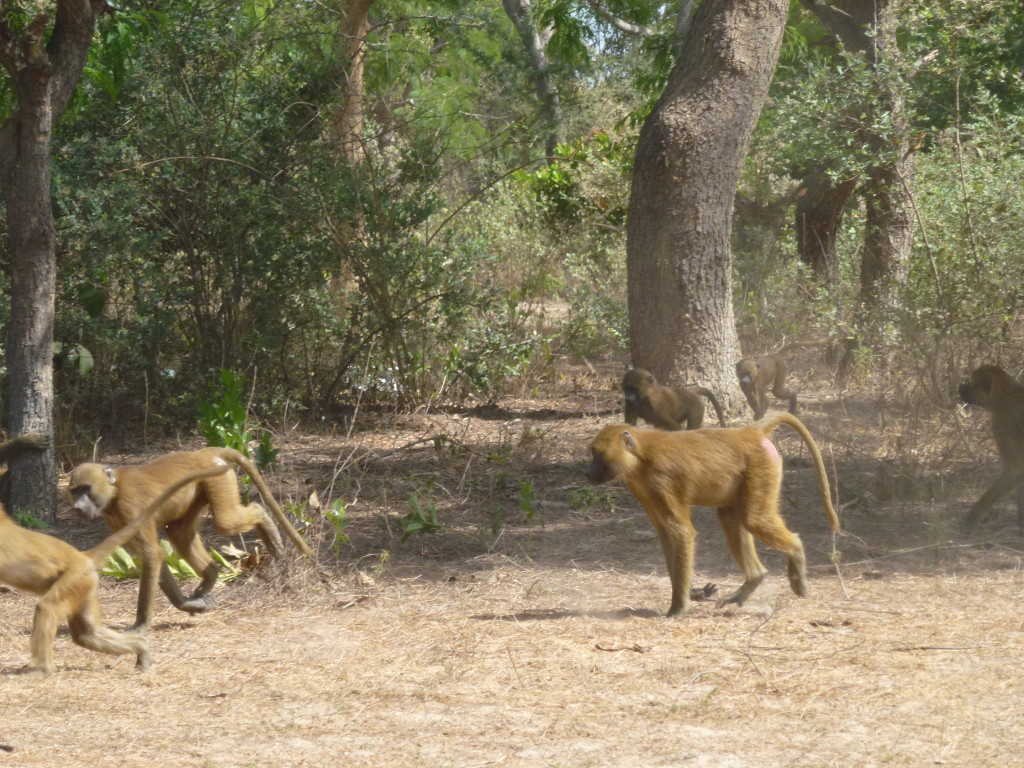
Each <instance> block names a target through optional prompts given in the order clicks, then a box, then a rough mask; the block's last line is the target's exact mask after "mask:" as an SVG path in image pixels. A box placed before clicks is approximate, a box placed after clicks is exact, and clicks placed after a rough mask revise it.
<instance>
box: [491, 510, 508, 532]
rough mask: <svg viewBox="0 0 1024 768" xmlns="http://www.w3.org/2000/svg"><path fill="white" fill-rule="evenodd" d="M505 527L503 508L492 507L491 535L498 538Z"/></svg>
mask: <svg viewBox="0 0 1024 768" xmlns="http://www.w3.org/2000/svg"><path fill="white" fill-rule="evenodd" d="M504 527H505V510H504V509H502V508H501V507H497V506H496V507H494V509H492V510H491V535H492V536H494V538H498V536H500V535H501V531H502V529H503V528H504Z"/></svg>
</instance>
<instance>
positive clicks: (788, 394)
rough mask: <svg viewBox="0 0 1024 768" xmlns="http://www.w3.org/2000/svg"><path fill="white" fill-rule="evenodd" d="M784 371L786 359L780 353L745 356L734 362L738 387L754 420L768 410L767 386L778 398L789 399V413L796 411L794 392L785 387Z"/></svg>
mask: <svg viewBox="0 0 1024 768" xmlns="http://www.w3.org/2000/svg"><path fill="white" fill-rule="evenodd" d="M786 373H787V371H786V361H785V360H783V359H782V356H781V355H766V356H765V357H762V358H759V359H757V360H754V358H752V357H745V358H743V359H742V360H740V361H739V362H738V363H736V376H737V377H738V378H739V380H740V389H742V390H743V394H744V395H746V396H747V402H748V403H750V407H751V409H752V410H753V411H754V420H755V421H757V420H759V419H760V418H761V417H762V416H764V415H765V413H767V411H768V387H771V388H772V394H773V395H775V396H776V397H777V398H779V399H780V400H789V412H790V413H796V412H797V402H796V392H794V391H793V390H791V389H787V388H786Z"/></svg>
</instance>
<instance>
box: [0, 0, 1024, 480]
mask: <svg viewBox="0 0 1024 768" xmlns="http://www.w3.org/2000/svg"><path fill="white" fill-rule="evenodd" d="M815 5H819V6H820V5H821V4H820V3H817V4H816V3H813V2H806V3H803V4H801V3H798V2H793V3H792V5H791V8H790V15H789V21H788V24H787V26H786V30H785V38H784V42H783V48H782V53H781V56H780V60H779V65H778V68H777V71H776V74H775V79H774V82H773V85H772V89H771V92H770V94H769V99H768V102H767V104H766V107H765V109H764V111H763V113H762V115H761V118H760V121H759V123H758V126H757V130H756V133H755V135H754V138H753V143H752V145H751V150H750V151H749V153H748V157H747V160H746V165H745V169H744V173H743V178H742V183H741V186H740V189H739V190H738V191H737V193H736V198H735V212H734V221H733V243H732V246H733V254H732V256H733V260H732V269H733V284H734V290H733V296H734V304H735V313H736V320H737V327H738V330H739V335H740V339H741V342H742V346H743V348H744V351H746V352H750V353H758V352H762V351H771V350H773V349H778V348H781V347H783V346H784V345H786V344H787V343H793V342H801V343H802V342H816V343H819V344H825V345H828V346H831V345H835V346H836V347H837V348H838V350H839V352H838V354H842V353H843V351H844V350H845V351H847V352H849V351H850V350H851V349H852V353H851V354H849V355H847V362H848V363H851V364H852V366H853V370H854V372H855V373H859V374H860V375H862V376H866V375H869V374H871V373H872V372H874V373H878V372H882V373H883V375H882V376H881V377H877V381H876V383H878V384H879V386H880V387H882V390H884V389H885V387H886V383H885V382H886V381H888V380H889V378H890V373H891V372H892V371H900V372H902V373H905V374H912V375H911V376H909V377H908V378H909V380H910V381H912V382H913V387H914V390H915V391H914V392H913V394H914V396H915V397H918V398H920V399H924V400H927V401H932V402H936V403H939V402H941V403H948V400H949V393H950V391H951V388H952V386H953V383H954V382H955V381H957V380H959V379H960V377H961V376H962V374H963V372H964V371H965V370H966V369H967V368H969V367H970V365H972V364H973V363H975V362H977V361H990V360H995V361H1002V362H1004V363H1006V364H1007V365H1009V366H1010V367H1013V366H1014V365H1015V364H1019V343H1020V330H1021V327H1020V324H1021V310H1022V306H1024V292H1022V289H1021V275H1022V257H1021V248H1020V243H1019V240H1020V232H1021V220H1022V216H1024V191H1022V189H1021V186H1020V183H1019V179H1020V177H1021V170H1022V168H1021V165H1022V154H1021V143H1020V128H1021V120H1022V117H1024V112H1022V107H1024V95H1022V93H1024V92H1022V90H1021V88H1020V85H1021V83H1020V79H1021V69H1022V66H1024V42H1022V41H1024V34H1021V32H1022V31H1024V10H1022V9H1021V8H1020V7H1019V4H1017V3H1013V2H1010V1H1009V0H980V1H979V2H974V1H971V2H952V3H945V4H942V7H941V8H934V7H932V6H933V4H932V3H927V2H902V3H892V4H886V6H885V8H886V9H887V12H888V14H889V15H888V17H887V18H888V21H889V23H890V24H891V27H889V28H887V29H888V30H889V31H890V32H891V36H890V37H891V40H892V41H894V42H893V43H892V44H890V45H889V46H888V47H887V48H886V57H885V58H884V60H882V59H881V58H879V59H877V60H870V57H865V56H863V55H860V54H859V53H858V52H856V51H851V50H850V46H848V45H847V46H845V47H844V45H841V44H840V43H839V41H838V40H837V39H836V37H835V36H834V35H832V34H830V32H829V31H827V30H826V27H825V26H823V24H822V23H821V22H820V20H819V19H820V13H819V14H818V15H816V14H815V13H813V12H812V11H813V10H814V6H815ZM837 5H840V6H841V5H843V4H837ZM845 5H847V6H851V7H858V4H857V3H846V4H845ZM860 5H863V4H860ZM690 7H691V4H690V3H684V5H683V8H684V10H685V9H689V8H690ZM829 7H831V6H829ZM22 10H23V11H24V9H22ZM679 10H680V9H678V8H673V7H667V6H663V5H659V4H653V3H645V2H638V1H637V0H621V1H620V2H615V3H601V2H596V1H594V2H589V3H579V2H571V1H569V0H554V1H551V2H542V3H536V4H532V3H530V2H528V1H527V0H519V2H513V1H512V0H509V2H506V3H504V4H503V5H499V4H498V3H495V2H470V3H464V2H460V3H443V2H441V3H401V2H392V3H387V4H375V3H373V2H366V1H365V0H361V1H359V2H357V1H356V0H350V1H348V2H342V1H340V0H339V2H335V3H277V2H271V1H268V0H260V1H259V2H242V3H236V2H220V3H217V2H189V3H179V2H172V3H145V2H142V3H133V4H132V5H131V6H130V7H126V8H123V9H121V8H119V9H117V10H116V11H112V12H110V13H105V14H103V15H102V16H101V17H100V18H99V21H98V24H97V28H96V36H95V39H94V41H93V45H92V46H91V48H90V50H89V60H88V62H87V63H86V66H85V70H84V75H83V79H82V82H81V83H80V86H79V88H78V90H77V92H76V93H75V95H74V97H73V99H72V101H71V104H70V106H69V108H68V109H67V112H66V113H65V114H64V116H63V119H62V120H61V121H60V122H59V123H58V125H57V126H56V132H55V136H54V139H53V149H54V151H53V187H52V191H53V206H54V210H55V225H56V242H57V249H58V259H57V261H58V275H57V280H58V283H57V302H56V307H57V313H56V318H55V331H54V335H55V353H56V361H57V368H56V382H57V383H56V387H55V391H56V401H55V409H56V418H55V423H56V427H57V430H58V436H57V438H58V439H57V442H58V445H59V446H62V447H63V448H64V451H65V458H66V459H67V460H78V459H81V458H83V457H82V456H80V455H76V451H80V449H81V447H83V446H90V445H92V444H94V443H95V441H96V440H97V439H98V438H100V437H101V436H102V438H103V439H104V440H106V441H110V443H112V444H114V445H116V444H118V443H119V442H120V441H122V440H125V439H131V438H132V437H133V436H135V435H138V434H139V432H140V430H141V431H142V432H143V433H145V434H146V435H151V434H161V433H164V434H167V433H172V432H175V431H178V430H182V429H192V428H194V427H195V425H196V423H197V415H198V414H199V413H200V409H201V407H206V408H207V410H206V412H205V413H206V416H205V417H199V418H200V421H205V423H207V424H208V423H209V421H210V418H211V416H210V412H209V409H208V406H209V401H210V400H211V398H213V399H216V398H217V397H221V396H222V388H223V387H224V386H228V387H235V388H240V389H241V391H244V398H245V406H246V408H247V409H248V410H249V412H250V413H251V414H252V415H253V416H254V418H255V419H256V420H257V421H261V420H270V419H280V418H281V417H282V416H283V415H284V414H290V415H291V416H295V417H299V418H308V419H310V420H321V419H331V420H337V419H339V418H342V417H344V416H345V415H346V414H351V412H352V409H353V407H355V406H356V404H359V405H360V406H366V407H369V406H375V405H386V406H399V407H405V408H407V407H419V406H443V405H451V404H462V403H466V402H471V403H472V402H483V403H488V402H493V401H494V399H495V398H496V397H498V396H499V395H501V394H502V393H503V392H508V391H511V390H516V391H520V390H522V388H523V387H524V386H531V385H532V384H531V382H533V383H536V382H540V381H542V380H543V379H544V378H545V377H550V376H552V375H554V372H555V370H556V367H557V363H558V361H560V360H567V359H568V360H573V361H577V362H578V361H581V360H582V361H586V360H599V359H600V360H607V359H609V358H617V359H623V358H624V351H625V350H626V349H627V348H628V344H629V324H628V318H627V306H626V290H625V218H626V211H627V207H628V202H629V191H630V171H631V168H632V163H633V155H634V149H635V147H636V142H637V134H638V129H639V126H640V125H641V124H642V122H643V120H644V119H645V117H646V115H647V114H648V112H649V111H650V110H651V108H652V106H653V105H654V103H655V101H656V99H657V97H658V96H659V94H661V93H662V91H663V89H664V86H665V82H666V78H667V76H668V73H669V70H670V66H671V63H672V61H673V56H674V51H675V49H674V48H673V44H674V41H676V40H677V37H676V31H677V24H678V22H679V19H681V18H684V17H685V14H679V13H677V12H678V11H679ZM817 10H818V11H819V12H820V8H818V9H817ZM24 13H25V15H24V16H22V17H19V18H20V23H22V24H23V25H24V24H25V23H26V20H27V19H29V18H30V14H28V12H27V11H24ZM12 14H14V15H12ZM19 18H16V14H15V11H14V10H11V9H8V19H7V21H8V23H9V24H11V25H12V26H13V25H15V24H17V23H19ZM869 32H870V30H869ZM5 87H8V88H10V84H9V83H5ZM878 94H884V96H885V98H884V99H883V98H881V97H879V96H878ZM15 103H16V99H15V94H14V92H13V91H11V90H7V91H4V92H2V93H0V105H2V108H3V110H4V112H3V114H5V115H8V114H10V112H11V110H12V109H13V107H14V104H15ZM894 104H898V105H899V111H898V114H897V112H896V110H895V108H894V107H893V105H894ZM887 146H888V147H895V148H897V150H896V151H898V153H899V155H900V156H901V157H902V158H904V159H905V158H907V157H909V156H911V155H912V156H913V160H914V164H913V168H912V173H911V172H907V174H906V175H905V176H901V177H900V178H899V187H900V189H901V192H903V193H905V194H906V196H907V199H908V201H909V205H910V208H909V210H910V211H911V212H912V222H911V224H912V229H913V237H912V239H910V240H908V248H907V250H906V258H905V261H904V262H903V263H902V264H901V265H900V266H899V268H898V269H896V270H894V271H893V273H892V274H893V276H894V282H895V286H896V288H895V292H894V298H893V300H892V303H891V307H890V308H888V309H891V311H887V313H886V318H885V320H886V327H885V329H884V333H883V334H882V335H880V336H878V337H876V339H875V341H874V342H873V343H872V344H870V345H866V346H862V345H860V344H852V345H851V344H849V340H850V339H860V338H861V337H862V335H863V334H862V326H863V305H864V301H863V292H864V288H863V274H862V272H863V269H864V267H863V263H862V259H863V257H864V253H865V252H866V245H865V243H866V241H868V240H870V238H871V229H870V227H865V216H866V213H865V210H866V206H865V202H864V201H865V199H869V198H870V190H868V191H867V192H865V191H863V189H862V188H861V187H860V186H858V180H859V179H863V178H870V177H871V174H872V169H873V168H877V167H878V166H880V165H882V164H883V163H884V162H888V161H890V160H891V159H892V158H891V157H887V155H886V152H885V150H884V148H885V147H887ZM880 147H881V149H880ZM823 179H824V185H825V186H826V187H829V188H832V189H836V188H844V189H846V196H845V197H844V198H842V204H841V205H840V206H839V208H838V210H837V211H836V212H834V213H833V215H832V217H831V219H830V220H829V221H830V223H831V224H833V225H834V226H833V231H832V233H831V237H832V241H831V242H830V243H828V244H827V247H825V246H821V242H820V240H821V238H820V236H816V237H818V240H817V241H816V243H812V244H811V246H808V245H807V242H806V240H807V238H806V236H805V235H806V228H802V225H801V224H800V218H799V216H800V215H801V213H800V203H801V200H806V199H807V197H808V195H810V194H811V193H814V194H818V192H819V191H820V187H821V186H822V184H823ZM804 215H806V214H804ZM4 242H6V238H4ZM868 250H870V249H869V248H868ZM4 258H5V259H6V258H7V256H6V255H5V256H4ZM823 259H824V261H823ZM0 280H5V278H4V277H0ZM10 292H11V286H10V285H9V284H6V285H4V286H3V297H4V298H3V301H2V302H0V324H4V325H6V324H7V317H8V315H9V312H10V305H9V297H10ZM844 345H845V346H844ZM894 350H899V352H898V354H896V353H895V352H894ZM1014 372H1016V369H1014ZM899 379H900V380H901V381H902V380H903V376H900V377H899ZM225 382H227V385H225ZM882 390H880V392H879V396H883V397H884V394H885V392H884V391H882ZM903 394H906V392H905V391H904V392H903ZM204 403H206V406H204V405H203V404H204ZM75 446H78V447H79V448H78V449H76V448H75Z"/></svg>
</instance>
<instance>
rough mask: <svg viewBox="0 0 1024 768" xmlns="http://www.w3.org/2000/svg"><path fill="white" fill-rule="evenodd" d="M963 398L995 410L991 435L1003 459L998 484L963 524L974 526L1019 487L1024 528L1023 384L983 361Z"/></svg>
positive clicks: (1023, 528)
mask: <svg viewBox="0 0 1024 768" xmlns="http://www.w3.org/2000/svg"><path fill="white" fill-rule="evenodd" d="M959 393H960V399H961V400H963V401H964V402H965V403H968V404H970V405H980V406H981V407H982V408H984V409H985V410H986V411H989V412H990V413H991V414H992V436H993V437H995V440H996V450H998V451H999V458H1000V460H1001V461H1002V463H1003V471H1002V472H1001V473H1000V475H999V477H998V478H996V481H995V484H993V486H992V487H991V488H989V489H988V490H987V491H985V493H984V494H983V495H982V497H981V498H980V499H978V501H977V502H975V504H974V506H972V507H971V509H970V511H968V513H967V517H966V518H964V528H965V529H966V530H968V531H971V530H974V528H975V527H976V526H977V525H978V523H979V522H981V520H982V519H983V518H984V517H985V514H986V513H987V512H988V511H989V509H990V508H991V507H992V505H993V504H995V503H996V502H997V501H999V500H1000V499H1001V498H1003V497H1004V496H1005V495H1006V494H1008V493H1009V492H1010V491H1012V490H1013V489H1014V488H1015V487H1016V488H1017V525H1018V526H1019V527H1020V530H1021V532H1024V386H1021V385H1020V384H1018V383H1017V382H1016V381H1014V380H1013V377H1012V376H1010V374H1008V373H1007V372H1006V371H1004V370H1003V369H1002V368H1000V367H999V366H998V365H982V366H979V367H978V368H975V369H974V371H972V372H971V377H970V379H969V380H968V381H965V382H964V383H963V384H961V385H960V389H959Z"/></svg>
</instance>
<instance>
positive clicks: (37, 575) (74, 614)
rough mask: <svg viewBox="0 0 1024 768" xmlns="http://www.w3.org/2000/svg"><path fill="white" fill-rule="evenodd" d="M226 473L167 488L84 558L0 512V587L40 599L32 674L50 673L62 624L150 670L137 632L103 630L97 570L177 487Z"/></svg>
mask: <svg viewBox="0 0 1024 768" xmlns="http://www.w3.org/2000/svg"><path fill="white" fill-rule="evenodd" d="M227 470H228V467H227V465H222V466H216V467H207V468H206V469H203V470H200V471H198V472H192V473H190V474H188V475H185V476H184V477H181V478H179V479H178V480H176V481H175V482H174V483H172V484H171V485H170V486H169V487H168V488H167V489H166V490H165V491H164V492H163V493H162V494H160V495H159V496H157V497H156V498H155V499H154V500H153V501H152V503H151V504H149V506H148V507H147V508H146V509H145V510H143V511H142V513H141V514H140V515H139V516H138V517H137V518H135V519H134V520H133V521H131V522H130V523H129V524H128V525H126V526H124V527H123V528H121V529H120V530H119V531H117V532H115V533H113V534H111V535H110V536H108V537H107V538H106V539H105V540H104V541H103V543H101V544H100V545H99V546H97V547H93V548H92V549H90V550H87V551H85V552H79V551H78V550H77V549H75V548H74V547H72V546H71V545H70V544H68V543H66V542H63V541H61V540H60V539H58V538H55V537H53V536H48V535H46V534H45V533H40V532H39V531H31V530H28V529H27V528H22V527H21V526H19V525H17V524H16V523H15V522H14V521H13V520H11V519H10V518H9V517H8V516H7V513H6V512H5V511H4V509H3V507H2V506H0V581H2V582H3V583H5V584H10V585H11V586H12V587H16V588H17V589H22V590H25V591H26V592H32V593H33V594H36V595H41V597H40V598H39V602H38V603H37V604H36V611H35V618H34V619H33V620H32V664H31V666H32V669H33V670H34V671H38V672H42V673H44V674H49V673H50V672H52V671H53V669H54V665H53V643H54V639H55V638H56V636H57V627H58V626H59V625H60V623H61V622H64V621H66V622H67V624H68V628H69V629H70V631H71V639H72V640H73V641H74V642H76V643H77V644H78V645H81V646H83V647H84V648H88V649H90V650H93V651H98V652H99V653H109V654H111V655H112V656H120V655H121V654H122V653H134V654H135V664H136V666H138V667H139V668H140V669H145V668H146V667H148V666H149V644H148V642H147V640H146V637H145V635H142V634H139V633H137V632H115V631H114V630H112V629H110V628H109V627H107V626H105V625H104V624H103V616H102V614H101V613H100V604H99V596H98V595H97V592H96V588H97V586H98V584H99V576H98V575H97V573H96V568H97V566H99V565H101V564H102V563H103V562H104V561H105V560H106V559H107V557H109V556H110V553H111V552H113V551H114V550H115V549H117V548H118V547H120V546H121V545H123V544H124V543H125V542H126V541H127V540H128V539H129V538H131V537H132V536H134V535H135V534H136V533H137V532H138V530H139V528H141V527H142V526H143V525H146V524H148V523H150V522H151V518H152V517H153V515H154V514H155V513H156V511H157V509H158V508H159V507H160V505H161V504H163V503H164V502H165V501H166V500H167V499H168V498H169V497H170V496H171V495H172V494H173V493H175V492H176V491H178V490H180V489H181V488H182V486H184V485H187V484H189V483H193V482H196V481H197V480H202V479H208V478H210V477H212V476H213V475H215V474H218V473H223V472H226V471H227Z"/></svg>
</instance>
